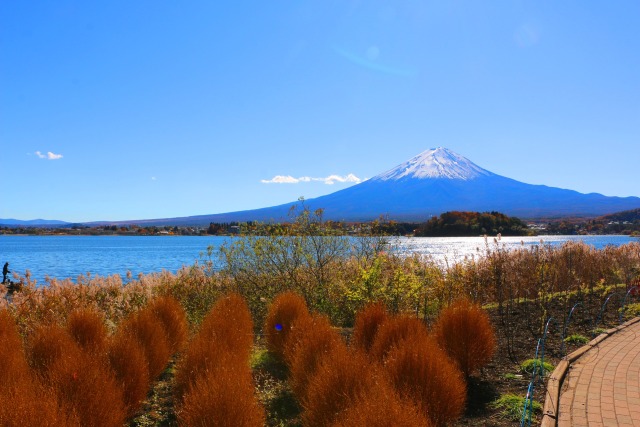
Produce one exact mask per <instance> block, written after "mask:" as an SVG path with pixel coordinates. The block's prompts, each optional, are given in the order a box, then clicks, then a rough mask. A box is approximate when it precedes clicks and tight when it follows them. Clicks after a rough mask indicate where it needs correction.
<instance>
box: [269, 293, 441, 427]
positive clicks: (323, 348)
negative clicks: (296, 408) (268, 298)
mask: <svg viewBox="0 0 640 427" xmlns="http://www.w3.org/2000/svg"><path fill="white" fill-rule="evenodd" d="M264 334H265V336H266V339H267V347H268V348H269V349H270V351H272V352H273V353H274V354H276V355H278V356H280V357H281V358H282V359H283V360H284V362H285V363H286V365H287V366H288V368H289V383H290V386H291V388H292V390H293V392H294V394H295V395H296V397H297V399H298V401H299V403H300V405H301V407H302V408H303V413H302V420H303V424H304V425H306V426H356V425H358V426H360V425H367V426H392V425H393V426H407V427H408V426H427V425H429V424H428V422H427V420H426V418H425V417H424V416H423V415H422V414H420V413H419V411H418V409H417V407H416V406H415V405H414V404H413V403H411V402H409V401H407V400H403V399H401V397H400V395H399V394H398V393H397V392H396V391H395V390H394V388H393V386H392V384H391V383H390V381H389V380H388V378H387V377H386V375H385V374H384V372H383V371H382V370H381V368H380V366H379V365H377V364H374V363H372V362H371V361H370V360H369V359H368V358H367V356H366V355H365V354H364V353H363V352H361V351H358V350H355V349H350V348H348V347H347V346H346V344H345V343H344V342H343V340H342V339H341V337H340V335H339V334H338V333H337V332H336V331H335V329H333V328H332V327H331V323H330V321H329V319H328V317H326V316H322V315H317V314H313V315H312V314H310V313H309V311H308V309H307V306H306V304H305V302H304V299H303V298H302V297H301V296H299V295H297V294H294V293H291V292H286V293H283V294H280V295H278V296H277V297H276V298H275V299H274V301H273V303H272V304H271V306H270V308H269V311H268V313H267V317H266V321H265V324H264Z"/></svg>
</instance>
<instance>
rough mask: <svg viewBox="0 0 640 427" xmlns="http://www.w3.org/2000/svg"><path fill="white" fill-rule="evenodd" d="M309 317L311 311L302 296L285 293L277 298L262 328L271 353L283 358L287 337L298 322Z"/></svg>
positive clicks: (270, 307)
mask: <svg viewBox="0 0 640 427" xmlns="http://www.w3.org/2000/svg"><path fill="white" fill-rule="evenodd" d="M308 316H309V309H308V308H307V303H306V302H305V300H304V298H303V297H302V296H300V295H298V294H296V293H295V292H283V293H281V294H279V295H278V296H276V297H275V298H274V300H273V302H272V303H271V305H270V306H269V311H268V312H267V317H266V319H265V321H264V326H263V328H262V332H263V333H264V335H265V337H266V340H267V348H268V349H269V351H271V352H273V353H275V354H276V355H277V356H278V357H280V358H283V357H284V352H285V349H286V347H287V337H288V336H289V334H290V333H291V330H292V328H294V327H295V323H296V321H298V320H300V319H302V318H305V317H308Z"/></svg>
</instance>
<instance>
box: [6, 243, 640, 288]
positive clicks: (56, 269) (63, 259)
mask: <svg viewBox="0 0 640 427" xmlns="http://www.w3.org/2000/svg"><path fill="white" fill-rule="evenodd" d="M229 239H232V238H231V237H218V236H15V235H0V263H1V264H2V265H4V263H5V262H9V269H10V270H11V271H12V272H16V273H18V274H20V275H24V274H25V271H26V270H29V271H30V272H31V278H32V279H35V280H36V281H37V282H38V283H39V284H43V283H44V279H45V276H49V277H51V278H58V279H65V278H71V279H72V280H75V279H76V278H77V277H78V276H79V275H81V274H84V275H86V274H87V273H91V275H93V276H95V275H100V276H107V275H111V274H120V275H121V276H122V277H123V278H124V277H125V276H126V274H127V272H128V271H130V272H131V274H132V275H133V276H134V277H136V276H137V275H138V274H139V273H152V272H160V271H162V270H167V271H171V272H176V271H177V270H178V269H180V268H181V267H182V266H189V265H193V263H194V262H196V261H198V260H199V259H201V256H202V255H204V254H205V253H206V251H207V247H208V246H213V247H214V248H219V247H220V246H221V245H222V244H223V243H224V242H225V241H227V240H229ZM541 240H542V241H543V242H544V243H545V244H550V245H560V244H562V243H563V242H566V241H568V240H577V241H580V240H581V241H584V242H585V243H587V244H590V245H593V246H594V247H596V248H603V247H605V246H606V245H622V244H625V243H629V242H633V241H639V240H638V239H637V238H633V237H628V236H537V237H503V238H502V240H501V244H503V245H504V246H505V247H506V248H513V247H517V246H520V245H522V244H524V245H536V244H539V243H540V241H541ZM488 241H489V244H490V245H492V243H493V238H489V239H488ZM396 245H397V246H398V247H399V248H400V250H402V251H404V252H406V253H418V254H421V255H429V256H433V257H434V258H436V259H438V260H443V261H444V260H447V261H455V260H458V259H461V258H463V257H465V256H477V255H479V254H480V253H481V252H482V250H483V249H484V247H485V239H484V238H482V237H438V238H436V237H414V238H399V239H398V240H397V242H396ZM479 251H480V252H479ZM214 257H215V256H214Z"/></svg>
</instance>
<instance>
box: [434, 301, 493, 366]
mask: <svg viewBox="0 0 640 427" xmlns="http://www.w3.org/2000/svg"><path fill="white" fill-rule="evenodd" d="M432 333H433V336H434V337H435V339H436V341H437V342H438V344H439V345H440V347H441V348H442V349H444V350H445V351H446V352H447V354H448V355H449V357H451V359H452V360H453V361H454V362H456V363H457V364H458V367H459V368H460V370H461V371H462V373H463V375H464V376H465V377H468V376H469V375H471V374H473V373H474V372H476V371H477V370H478V369H479V368H481V367H482V366H484V365H486V364H487V363H488V362H489V361H490V360H491V358H492V357H493V354H494V353H495V350H496V336H495V332H494V330H493V326H492V325H491V321H490V320H489V316H488V315H487V313H486V312H485V311H484V310H483V309H482V308H481V307H480V306H478V305H476V304H472V303H471V302H470V301H469V300H466V299H462V300H458V301H456V302H454V303H453V304H452V305H450V306H449V307H447V308H445V309H444V310H442V312H441V313H440V316H439V317H438V320H437V321H436V324H435V325H434V327H433V331H432Z"/></svg>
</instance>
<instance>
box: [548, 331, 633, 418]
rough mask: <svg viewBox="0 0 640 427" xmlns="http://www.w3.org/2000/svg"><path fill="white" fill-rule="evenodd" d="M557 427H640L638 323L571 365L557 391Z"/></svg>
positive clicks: (610, 337)
mask: <svg viewBox="0 0 640 427" xmlns="http://www.w3.org/2000/svg"><path fill="white" fill-rule="evenodd" d="M558 426H559V427H568V426H588V427H595V426H623V427H631V426H634V427H640V322H636V323H634V324H632V325H629V326H628V327H626V328H624V329H621V330H619V331H617V332H616V333H614V334H612V335H611V336H609V337H607V338H606V339H604V340H602V341H601V342H600V343H598V344H597V345H595V346H593V347H592V348H590V349H589V350H588V351H587V352H586V353H584V354H582V355H581V356H580V357H579V358H578V359H577V360H576V361H574V362H572V363H571V367H570V368H569V370H568V372H567V374H566V376H565V378H564V380H563V382H562V387H561V389H560V408H559V411H558Z"/></svg>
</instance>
